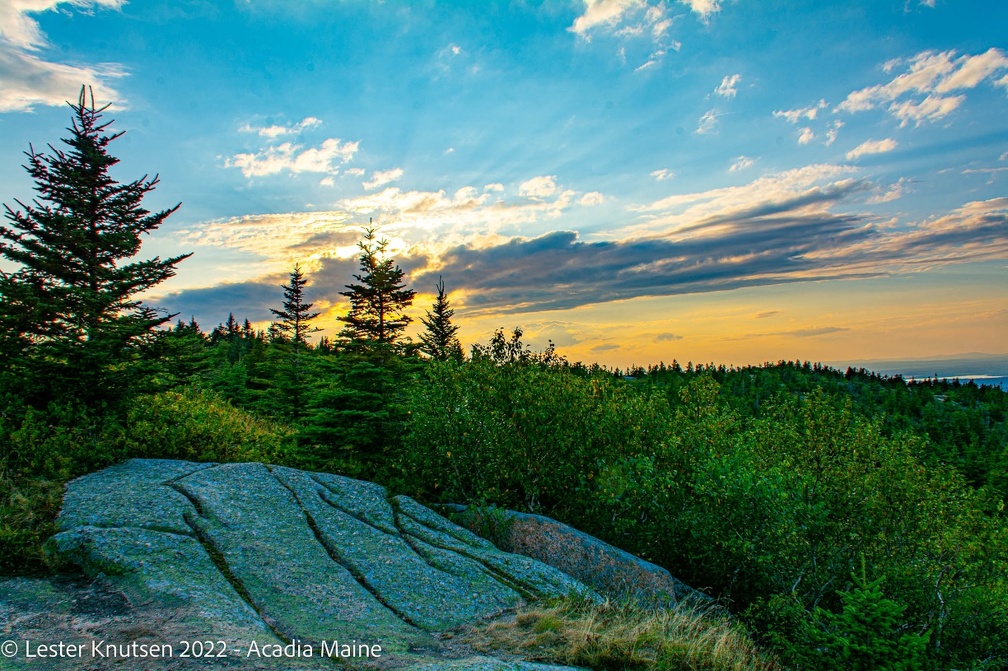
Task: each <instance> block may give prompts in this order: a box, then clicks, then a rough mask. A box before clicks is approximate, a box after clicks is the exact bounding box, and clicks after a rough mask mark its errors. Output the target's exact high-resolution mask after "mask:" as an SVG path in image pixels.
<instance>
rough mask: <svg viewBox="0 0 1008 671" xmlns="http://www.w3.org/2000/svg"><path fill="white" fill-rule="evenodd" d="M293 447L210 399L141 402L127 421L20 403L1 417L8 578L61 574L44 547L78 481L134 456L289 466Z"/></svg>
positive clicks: (272, 427) (281, 434)
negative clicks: (67, 491)
mask: <svg viewBox="0 0 1008 671" xmlns="http://www.w3.org/2000/svg"><path fill="white" fill-rule="evenodd" d="M293 446H294V437H293V433H292V432H291V431H290V430H289V429H286V428H285V427H283V426H280V425H277V424H274V423H271V422H267V421H264V420H260V419H257V418H255V417H252V416H251V415H249V414H248V413H245V412H243V411H241V410H237V409H235V408H233V407H231V406H230V405H229V404H228V403H227V402H225V401H223V400H221V399H220V398H219V397H217V396H215V395H213V394H211V393H208V392H200V391H192V390H187V391H184V392H164V393H161V394H157V395H153V396H143V397H139V398H137V399H136V400H135V401H134V402H133V403H132V404H131V405H130V407H129V409H128V413H127V415H126V416H125V417H119V416H117V415H115V414H111V413H109V414H104V415H102V414H99V413H97V412H95V411H89V410H86V409H84V408H83V407H82V406H73V405H55V404H54V405H50V407H49V408H48V409H47V410H46V411H39V410H36V409H34V408H30V407H23V406H20V405H18V404H17V402H16V401H15V402H10V403H9V404H8V405H7V407H6V408H5V411H4V412H3V413H2V415H0V513H2V515H0V574H30V573H40V572H45V571H49V570H51V569H52V568H54V567H53V566H52V565H51V564H50V563H49V560H48V559H47V557H46V555H45V553H44V552H43V550H42V545H43V543H44V542H45V541H46V540H47V539H48V538H49V536H51V535H52V534H53V533H54V531H55V523H54V521H55V518H56V515H57V513H58V512H59V509H60V506H61V504H62V494H63V485H64V484H65V483H66V482H67V481H68V480H70V479H71V478H74V477H78V476H80V475H83V474H85V473H89V472H92V471H95V470H98V469H101V468H104V467H105V466H108V465H110V464H113V463H116V462H119V461H122V460H125V459H129V458H133V457H145V458H165V459H187V460H192V461H220V462H225V461H265V462H272V463H283V462H284V461H285V460H287V458H288V455H290V454H291V453H292V452H293Z"/></svg>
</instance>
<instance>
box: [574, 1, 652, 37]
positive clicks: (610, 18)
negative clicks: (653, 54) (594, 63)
mask: <svg viewBox="0 0 1008 671" xmlns="http://www.w3.org/2000/svg"><path fill="white" fill-rule="evenodd" d="M646 4H647V3H645V2H643V0H585V11H584V13H583V14H582V15H581V16H579V17H577V18H576V19H574V23H573V25H571V27H570V28H568V29H567V30H570V31H571V32H573V33H577V34H578V35H580V36H581V37H584V38H585V39H588V37H589V33H590V32H591V31H592V30H593V29H595V28H599V27H608V28H614V27H615V26H617V25H618V24H619V23H620V22H621V21H622V20H623V19H624V17H625V16H626V15H627V14H630V13H632V12H635V11H640V10H641V9H642V8H644V7H645V6H646Z"/></svg>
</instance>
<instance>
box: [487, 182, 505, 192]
mask: <svg viewBox="0 0 1008 671" xmlns="http://www.w3.org/2000/svg"><path fill="white" fill-rule="evenodd" d="M483 190H484V191H486V192H490V191H497V192H501V191H503V190H504V185H503V184H501V183H500V182H493V183H492V184H487V185H485V186H484V187H483Z"/></svg>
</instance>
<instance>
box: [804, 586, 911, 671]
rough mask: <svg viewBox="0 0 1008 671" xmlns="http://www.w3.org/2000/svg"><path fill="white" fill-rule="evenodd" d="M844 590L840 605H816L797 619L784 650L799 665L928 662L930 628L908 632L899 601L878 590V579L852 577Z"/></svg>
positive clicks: (886, 669)
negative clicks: (796, 627) (839, 607)
mask: <svg viewBox="0 0 1008 671" xmlns="http://www.w3.org/2000/svg"><path fill="white" fill-rule="evenodd" d="M853 580H854V586H853V589H851V590H850V591H847V592H844V593H843V594H842V595H841V596H842V597H843V610H842V611H841V612H839V613H832V612H830V611H827V610H824V609H822V608H816V609H815V612H814V614H813V615H812V617H809V618H806V619H804V620H802V621H801V625H800V629H799V633H798V634H797V636H796V637H795V639H796V640H795V641H788V642H786V644H785V650H784V652H785V654H786V655H787V658H789V660H790V661H792V662H793V663H795V664H796V665H798V666H799V667H801V668H817V669H822V670H823V671H921V670H922V669H924V668H925V664H926V654H925V653H926V648H927V642H928V639H929V637H930V632H925V633H924V634H919V633H913V632H908V631H906V628H905V625H904V624H903V614H904V611H906V606H902V605H900V604H898V603H896V602H895V601H893V600H891V599H887V598H885V596H884V595H883V593H882V587H881V585H882V579H881V578H878V579H876V580H873V581H866V580H865V579H864V578H859V577H857V576H856V575H855V576H853Z"/></svg>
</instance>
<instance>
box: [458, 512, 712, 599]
mask: <svg viewBox="0 0 1008 671" xmlns="http://www.w3.org/2000/svg"><path fill="white" fill-rule="evenodd" d="M439 509H441V510H443V511H444V512H445V513H446V514H447V515H449V516H450V517H451V518H452V519H453V520H455V521H457V522H458V523H459V524H461V525H463V526H465V527H467V528H469V529H488V530H490V531H491V533H490V534H489V535H491V537H492V538H493V539H494V542H495V543H496V546H497V547H498V548H499V549H501V550H504V551H505V552H509V553H515V554H520V555H523V556H525V557H529V558H531V559H535V560H537V561H540V562H543V563H544V564H548V565H549V566H552V567H554V568H557V569H559V570H560V571H563V572H564V573H565V574H567V575H569V576H571V577H573V578H576V579H577V580H579V581H581V582H582V583H584V584H586V585H589V586H590V587H592V588H593V589H595V590H597V591H598V592H599V593H601V594H603V595H605V596H606V597H609V598H611V599H615V600H617V601H619V600H622V599H627V598H629V599H633V600H634V601H636V602H638V603H641V604H645V605H649V606H652V607H657V608H669V607H674V606H675V605H677V604H679V603H682V602H684V601H686V602H696V603H698V604H702V605H704V606H709V605H711V603H712V601H711V598H710V597H709V596H707V595H706V594H704V593H703V592H699V591H697V590H695V589H693V588H691V587H689V586H688V585H686V584H685V583H683V582H681V581H680V580H678V579H676V578H675V577H673V576H672V574H671V573H669V572H668V571H667V570H665V569H664V568H662V567H661V566H658V565H656V564H652V563H651V562H648V561H645V560H643V559H641V558H639V557H636V556H634V555H632V554H630V553H629V552H625V551H623V550H620V549H619V548H617V547H615V546H613V545H610V544H609V543H606V542H604V541H601V540H599V539H598V538H595V537H594V536H590V535H589V534H586V533H584V532H583V531H578V530H577V529H575V528H574V527H571V526H569V525H566V524H564V523H562V522H557V521H556V520H554V519H550V518H549V517H544V516H542V515H533V514H530V513H520V512H517V511H514V510H504V509H501V508H490V509H486V508H477V507H467V506H462V505H445V506H441V507H440V508H439Z"/></svg>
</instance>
